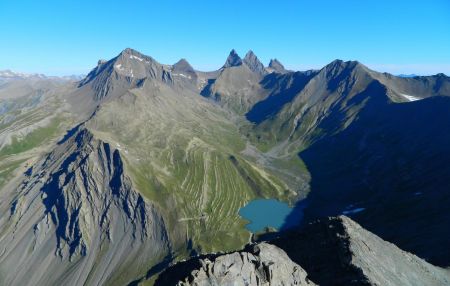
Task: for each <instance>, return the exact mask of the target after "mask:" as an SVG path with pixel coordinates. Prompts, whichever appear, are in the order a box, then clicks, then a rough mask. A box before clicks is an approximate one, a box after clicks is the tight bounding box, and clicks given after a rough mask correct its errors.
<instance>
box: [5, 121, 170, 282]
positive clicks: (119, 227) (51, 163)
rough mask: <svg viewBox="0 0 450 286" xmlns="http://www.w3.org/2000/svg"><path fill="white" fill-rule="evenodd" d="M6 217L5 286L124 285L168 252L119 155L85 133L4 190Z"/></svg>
mask: <svg viewBox="0 0 450 286" xmlns="http://www.w3.org/2000/svg"><path fill="white" fill-rule="evenodd" d="M8 210H9V211H8ZM0 211H1V213H2V214H9V215H3V216H2V217H1V218H0V229H1V230H2V232H1V233H0V284H1V285H105V284H119V285H123V284H124V283H126V282H129V281H131V280H132V278H134V277H136V276H137V275H139V274H141V273H142V272H143V271H145V270H146V269H147V268H148V267H149V266H150V265H148V264H149V262H150V261H152V260H153V261H154V260H155V259H156V260H158V259H161V258H162V257H164V256H165V255H167V254H168V252H169V249H170V245H169V238H168V234H167V231H166V227H165V223H164V220H163V218H162V217H161V216H160V215H159V213H158V210H157V209H156V207H155V206H153V205H152V204H151V203H149V202H148V201H146V200H145V199H144V198H143V197H142V196H141V195H140V194H139V193H138V192H136V191H135V190H134V189H133V186H132V184H131V181H130V179H129V178H128V177H127V176H126V175H125V173H124V166H123V162H122V159H121V156H120V153H119V151H118V150H117V149H114V148H112V147H111V146H110V145H109V144H108V143H104V142H102V141H100V140H96V139H95V138H94V137H93V135H92V134H91V133H90V132H89V131H87V130H86V129H81V130H76V131H75V133H74V134H73V135H72V136H71V137H69V138H68V139H66V141H64V142H61V143H59V145H58V146H57V147H56V148H55V150H54V151H53V152H51V153H50V154H49V155H48V156H46V157H44V158H43V159H42V160H41V161H40V162H39V163H37V164H35V165H34V167H33V168H32V169H30V170H28V171H27V172H26V178H25V179H24V180H23V182H22V183H21V184H20V185H19V186H18V190H15V189H12V190H7V189H6V190H5V189H4V190H2V198H1V203H0ZM123 271H126V272H123Z"/></svg>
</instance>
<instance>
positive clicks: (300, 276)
mask: <svg viewBox="0 0 450 286" xmlns="http://www.w3.org/2000/svg"><path fill="white" fill-rule="evenodd" d="M306 276H307V273H306V272H305V271H304V270H303V269H302V268H301V267H300V266H299V265H297V264H295V263H294V262H292V260H291V259H290V258H289V257H288V256H287V254H286V253H285V252H284V251H283V250H281V249H280V248H278V247H276V246H274V245H271V244H268V243H264V242H263V243H259V244H254V245H250V246H248V247H247V248H246V249H244V250H243V251H238V252H233V253H229V254H223V255H210V256H205V257H203V258H194V259H192V260H190V261H187V262H182V263H179V264H177V265H175V266H174V267H172V268H169V269H168V270H166V271H165V272H163V274H162V275H160V277H159V278H158V280H157V281H156V283H155V285H159V286H162V285H179V286H189V285H205V286H206V285H255V286H259V285H261V286H262V285H299V286H306V285H311V286H312V285H316V284H314V283H313V282H311V281H310V280H309V279H308V278H307V277H306Z"/></svg>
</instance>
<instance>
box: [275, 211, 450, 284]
mask: <svg viewBox="0 0 450 286" xmlns="http://www.w3.org/2000/svg"><path fill="white" fill-rule="evenodd" d="M274 243H275V244H276V245H278V246H279V247H280V248H282V249H284V250H285V251H286V253H288V255H289V257H290V258H291V259H292V260H293V261H294V262H296V263H298V264H299V265H301V266H302V267H303V268H304V269H305V270H306V271H307V273H308V277H309V278H310V279H311V280H312V281H314V282H315V283H318V284H319V285H392V286H394V285H417V286H419V285H450V275H449V272H448V271H446V270H444V269H441V268H439V267H435V266H433V265H431V264H429V263H427V262H426V261H424V260H422V259H420V258H418V257H417V256H415V255H413V254H411V253H408V252H405V251H402V250H401V249H399V248H398V247H397V246H395V245H394V244H392V243H389V242H387V241H384V240H382V239H381V238H379V237H378V236H376V235H374V234H372V233H371V232H369V231H367V230H365V229H363V228H362V227H361V226H360V225H358V224H357V223H356V222H354V221H352V220H351V219H350V218H348V217H345V216H340V217H333V218H326V219H322V220H319V221H317V222H314V223H312V224H310V225H308V226H307V227H306V228H305V229H303V230H302V231H298V232H294V233H291V234H289V235H288V236H286V237H283V238H280V239H278V240H275V241H274Z"/></svg>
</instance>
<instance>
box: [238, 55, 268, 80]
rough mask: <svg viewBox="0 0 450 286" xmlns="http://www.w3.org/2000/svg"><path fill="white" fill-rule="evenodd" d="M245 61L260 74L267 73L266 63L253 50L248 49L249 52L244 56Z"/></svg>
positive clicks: (252, 69)
mask: <svg viewBox="0 0 450 286" xmlns="http://www.w3.org/2000/svg"><path fill="white" fill-rule="evenodd" d="M243 62H244V64H246V65H247V66H248V67H249V68H250V70H251V71H253V72H255V73H257V74H260V75H264V74H266V70H265V68H264V65H263V64H262V63H261V62H260V61H259V59H258V57H257V56H256V55H255V54H254V53H253V51H248V53H247V54H246V55H245V57H244V60H243Z"/></svg>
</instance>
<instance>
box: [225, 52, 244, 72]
mask: <svg viewBox="0 0 450 286" xmlns="http://www.w3.org/2000/svg"><path fill="white" fill-rule="evenodd" d="M240 65H242V59H241V57H240V56H239V55H238V54H237V53H236V51H235V50H234V49H232V50H231V52H230V54H229V55H228V58H227V60H226V61H225V64H224V65H223V67H222V68H229V67H236V66H240Z"/></svg>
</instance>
